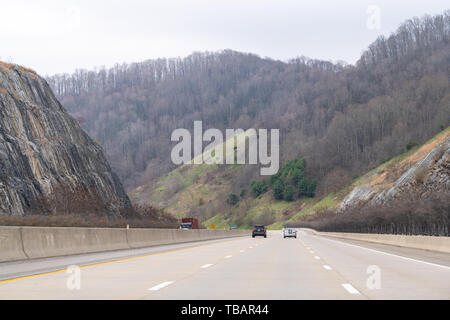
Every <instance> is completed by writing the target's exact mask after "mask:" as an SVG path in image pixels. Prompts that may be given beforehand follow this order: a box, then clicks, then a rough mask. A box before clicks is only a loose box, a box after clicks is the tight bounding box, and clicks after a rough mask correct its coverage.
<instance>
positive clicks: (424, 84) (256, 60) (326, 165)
mask: <svg viewBox="0 0 450 320" xmlns="http://www.w3.org/2000/svg"><path fill="white" fill-rule="evenodd" d="M449 39H450V11H446V12H445V13H443V14H442V15H437V16H433V17H431V16H425V17H422V18H420V19H419V18H414V19H411V20H408V21H406V22H405V23H403V24H402V25H401V26H400V27H399V28H398V29H397V31H396V32H395V33H393V34H391V35H390V36H389V37H380V38H378V39H377V40H376V41H375V42H373V43H372V44H371V45H370V46H369V47H368V49H367V50H366V51H365V52H364V53H363V54H362V55H361V58H360V60H359V61H358V62H357V63H356V64H355V65H345V64H342V63H339V64H333V63H331V62H327V61H319V60H314V59H308V58H304V57H299V58H295V59H292V60H290V61H287V62H282V61H276V60H272V59H268V58H261V57H259V56H257V55H254V54H248V53H240V52H236V51H232V50H225V51H221V52H214V53H211V52H201V53H200V52H198V53H193V54H192V55H190V56H188V57H186V58H183V59H181V58H173V59H156V60H147V61H144V62H140V63H132V64H117V65H115V66H114V67H113V68H110V69H105V68H100V69H96V70H90V71H89V70H77V71H76V72H75V73H73V74H70V75H69V74H59V75H54V76H51V77H48V78H47V80H48V82H49V84H50V85H51V86H52V88H53V89H54V91H55V93H56V95H57V96H58V98H59V99H60V101H61V102H62V105H63V106H64V107H65V108H67V109H68V111H69V112H70V113H71V114H72V115H74V116H75V117H76V118H77V119H79V121H80V122H81V124H82V126H83V127H84V128H85V129H86V130H87V132H88V133H89V134H90V135H91V136H92V137H93V138H94V139H96V140H98V141H99V142H100V143H101V144H102V146H103V147H104V149H105V151H106V154H107V157H108V160H109V161H110V163H111V165H112V167H113V169H114V170H115V171H116V172H117V173H118V175H119V176H120V177H121V179H122V181H123V182H124V184H125V186H126V187H127V188H129V189H131V188H133V187H136V186H138V185H142V184H145V183H147V182H149V181H152V180H153V179H156V178H158V177H160V176H161V175H164V174H165V173H167V172H169V171H170V170H171V169H173V168H174V165H172V164H171V162H170V150H171V148H172V146H173V145H172V144H170V134H171V132H172V131H173V130H174V129H176V128H188V129H192V127H193V122H194V120H203V125H204V129H206V128H208V127H214V128H218V129H225V128H243V129H248V128H279V129H281V143H282V145H281V148H280V150H281V152H280V156H281V163H283V162H285V161H287V160H291V159H296V158H297V159H300V158H304V159H305V160H306V163H307V169H306V175H307V176H308V178H309V179H315V180H316V181H317V182H318V185H317V192H319V193H322V194H325V193H328V192H332V191H334V190H337V189H339V188H341V187H342V186H343V185H345V184H346V183H348V182H349V181H350V180H351V179H352V178H354V177H355V176H358V175H360V174H362V173H364V172H366V171H367V170H368V169H370V168H372V167H374V166H376V165H378V164H380V163H382V162H384V161H386V160H387V159H389V158H391V157H392V156H394V155H396V154H399V153H401V152H403V151H404V150H405V148H406V147H407V145H409V146H411V145H414V144H420V143H423V142H424V141H426V140H427V139H428V138H430V137H431V136H433V135H434V134H436V133H437V132H439V131H440V130H442V129H443V128H445V127H447V126H448V125H449V124H450V86H449V77H450V69H449V67H450V47H449ZM250 178H251V180H250ZM250 178H249V181H248V185H250V183H251V182H252V180H253V178H254V177H250Z"/></svg>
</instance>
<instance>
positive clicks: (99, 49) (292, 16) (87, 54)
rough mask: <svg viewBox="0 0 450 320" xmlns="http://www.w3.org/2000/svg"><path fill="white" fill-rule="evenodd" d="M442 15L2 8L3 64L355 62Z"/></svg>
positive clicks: (361, 9)
mask: <svg viewBox="0 0 450 320" xmlns="http://www.w3.org/2000/svg"><path fill="white" fill-rule="evenodd" d="M373 6H375V7H373ZM448 7H449V5H448V1H441V0H439V1H438V0H426V1H423V0H420V1H418V0H409V1H393V0H386V1H377V0H372V1H366V0H340V1H336V0H333V1H332V0H323V1H319V0H309V1H299V0H297V1H295V0H160V1H139V0H127V1H126V0H122V1H116V0H89V1H83V0H79V1H76V0H64V1H61V0H59V1H56V0H39V1H36V0H35V1H32V0H29V1H25V0H0V10H1V14H0V60H3V61H8V62H14V63H18V64H21V65H24V66H27V67H31V68H33V69H35V70H36V71H37V72H39V73H40V74H42V75H45V74H48V75H50V74H54V73H62V72H73V71H74V70H75V69H76V68H88V69H92V68H94V67H96V66H106V67H109V66H112V65H114V64H115V63H117V62H118V63H121V62H137V61H142V60H145V59H150V58H158V57H176V56H181V57H183V56H186V55H188V54H190V53H191V52H193V51H204V50H208V51H216V50H221V49H233V50H237V51H243V52H252V53H256V54H258V55H260V56H262V57H271V58H274V59H281V60H287V59H290V58H294V57H296V56H301V55H305V56H308V57H310V58H317V59H325V60H332V61H337V60H344V61H346V62H349V63H355V62H356V60H357V59H358V58H359V56H360V54H361V52H362V51H363V50H364V49H365V48H366V47H367V46H368V45H369V44H370V43H371V42H372V41H374V40H375V39H376V37H377V36H378V35H381V34H383V35H389V34H390V33H391V32H393V31H395V30H396V29H397V27H398V26H399V24H400V23H402V22H403V21H404V20H406V19H409V18H412V17H414V16H422V15H424V14H426V13H427V14H431V15H434V14H437V13H442V12H444V10H446V9H447V8H448ZM374 8H375V9H374ZM377 8H378V9H379V19H377V15H376V12H377ZM374 10H375V11H374ZM378 21H379V24H377V22H378ZM368 25H369V27H368ZM377 26H378V27H379V28H378V27H377Z"/></svg>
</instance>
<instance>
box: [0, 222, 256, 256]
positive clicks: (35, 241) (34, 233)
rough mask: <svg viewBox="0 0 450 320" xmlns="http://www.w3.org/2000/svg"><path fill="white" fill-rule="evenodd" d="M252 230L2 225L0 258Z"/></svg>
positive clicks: (143, 244) (210, 237)
mask: <svg viewBox="0 0 450 320" xmlns="http://www.w3.org/2000/svg"><path fill="white" fill-rule="evenodd" d="M249 234H250V231H249V230H209V229H196V230H179V229H118V228H63V227H0V262H3V261H15V260H24V259H34V258H46V257H55V256H63V255H72V254H83V253H92V252H101V251H111V250H121V249H133V248H144V247H151V246H157V245H164V244H175V243H184V242H192V241H202V240H214V239H223V238H230V237H240V236H247V235H249Z"/></svg>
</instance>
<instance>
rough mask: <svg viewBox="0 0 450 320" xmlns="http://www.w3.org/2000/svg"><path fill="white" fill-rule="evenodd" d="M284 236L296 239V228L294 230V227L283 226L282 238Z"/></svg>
mask: <svg viewBox="0 0 450 320" xmlns="http://www.w3.org/2000/svg"><path fill="white" fill-rule="evenodd" d="M286 237H289V238H291V237H294V238H296V239H297V230H295V229H294V228H284V229H283V238H286Z"/></svg>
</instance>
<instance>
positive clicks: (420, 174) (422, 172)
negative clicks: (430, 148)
mask: <svg viewBox="0 0 450 320" xmlns="http://www.w3.org/2000/svg"><path fill="white" fill-rule="evenodd" d="M428 171H429V170H428V169H427V168H425V167H422V168H419V169H417V170H416V171H414V179H415V181H416V183H418V184H422V183H424V182H425V181H427V177H428Z"/></svg>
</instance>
